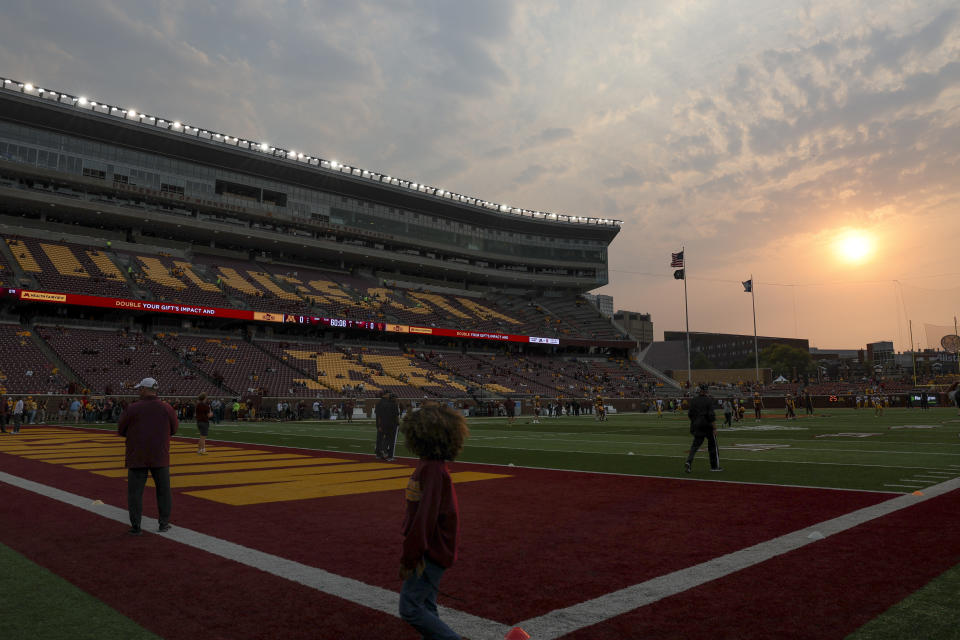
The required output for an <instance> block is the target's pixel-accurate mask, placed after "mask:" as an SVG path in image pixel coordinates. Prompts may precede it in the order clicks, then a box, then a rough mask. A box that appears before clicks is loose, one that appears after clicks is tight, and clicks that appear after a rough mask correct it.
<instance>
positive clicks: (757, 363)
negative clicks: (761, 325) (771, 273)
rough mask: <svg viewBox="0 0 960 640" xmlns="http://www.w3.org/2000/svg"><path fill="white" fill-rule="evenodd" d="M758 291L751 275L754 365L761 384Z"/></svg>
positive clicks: (758, 381)
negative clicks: (756, 296)
mask: <svg viewBox="0 0 960 640" xmlns="http://www.w3.org/2000/svg"><path fill="white" fill-rule="evenodd" d="M756 290H757V282H756V280H754V279H753V274H752V273H751V274H750V302H751V303H752V304H753V364H754V365H755V366H756V368H757V383H758V384H759V383H760V349H759V347H758V346H757V344H758V343H757V299H756V298H755V297H754V296H755V295H756V294H755V292H756Z"/></svg>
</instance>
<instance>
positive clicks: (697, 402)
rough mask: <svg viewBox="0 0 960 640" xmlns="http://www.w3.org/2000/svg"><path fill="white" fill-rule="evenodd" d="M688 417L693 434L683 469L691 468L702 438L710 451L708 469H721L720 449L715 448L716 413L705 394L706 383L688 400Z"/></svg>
mask: <svg viewBox="0 0 960 640" xmlns="http://www.w3.org/2000/svg"><path fill="white" fill-rule="evenodd" d="M687 417H689V418H690V433H691V434H692V435H693V444H691V445H690V455H688V456H687V461H686V463H684V465H683V468H684V471H686V472H687V473H690V472H691V471H692V469H693V457H694V456H695V455H696V454H697V450H698V449H699V448H700V445H702V444H703V441H704V439H706V441H707V450H708V452H709V453H710V471H723V469H721V468H720V451H719V450H718V448H717V426H716V421H717V415H716V413H714V411H713V401H712V400H711V399H710V396H708V395H707V387H706V385H701V386H700V393H699V394H698V395H697V397H696V398H693V399H692V400H691V401H690V409H689V410H688V411H687Z"/></svg>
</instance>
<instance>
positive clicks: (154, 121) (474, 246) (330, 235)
mask: <svg viewBox="0 0 960 640" xmlns="http://www.w3.org/2000/svg"><path fill="white" fill-rule="evenodd" d="M0 83H2V85H3V90H0V158H2V160H0V169H2V172H3V175H4V176H5V177H6V178H7V180H8V182H7V183H6V184H4V185H2V186H0V196H2V197H0V201H2V203H3V207H4V208H5V209H6V210H7V211H6V212H7V213H9V212H10V210H15V211H16V213H17V214H18V215H23V214H25V213H33V214H36V215H38V216H40V217H41V219H42V220H43V221H49V222H52V223H63V224H78V225H81V226H86V225H98V226H102V227H105V228H110V229H122V230H125V231H127V233H128V234H129V236H130V239H131V240H134V239H137V238H140V237H157V238H162V239H165V240H169V241H175V242H176V241H179V242H183V243H188V244H190V245H192V246H193V247H197V248H200V247H202V248H205V249H210V248H214V249H215V248H224V249H230V250H239V251H248V252H251V253H252V254H256V255H259V256H261V257H267V258H272V259H275V260H285V261H288V262H298V261H304V262H306V263H309V264H316V265H329V266H333V267H338V268H347V267H349V266H351V265H357V264H360V265H365V266H367V267H369V268H371V269H374V270H376V271H378V272H379V275H381V276H382V277H384V278H388V279H398V280H402V279H406V278H408V277H415V278H429V279H433V280H439V281H444V282H450V283H455V284H456V286H459V287H468V288H469V287H471V286H473V287H497V288H509V289H510V290H513V291H516V292H518V293H519V292H523V293H525V294H533V295H550V294H554V295H556V294H562V295H568V294H578V293H583V292H586V291H589V290H591V289H595V288H597V287H600V286H603V285H604V284H606V283H607V278H608V275H607V250H608V246H609V244H610V243H611V242H612V240H613V239H614V237H615V236H616V235H617V233H618V231H619V228H620V226H619V224H620V223H619V221H616V220H610V219H600V218H591V217H584V216H570V215H563V214H555V213H548V212H539V211H532V210H526V209H518V208H515V207H508V206H506V205H500V204H496V203H491V202H488V201H484V200H481V199H477V198H472V197H468V196H464V195H461V194H457V193H453V192H450V191H447V190H444V189H442V188H437V187H431V186H427V185H423V184H419V183H416V182H412V181H409V180H405V179H400V178H396V177H392V176H387V175H384V174H382V173H377V172H375V171H368V170H365V169H359V168H356V167H351V166H346V165H343V164H340V163H337V162H336V161H328V160H324V159H321V158H317V157H314V156H309V155H304V154H303V153H300V152H295V151H291V150H286V149H279V148H276V147H273V146H270V145H268V144H266V143H261V142H255V141H251V140H247V139H244V138H238V137H235V136H232V135H229V134H222V133H217V132H215V131H214V130H212V129H204V128H200V127H194V126H192V125H189V124H186V123H180V122H176V121H172V120H168V119H164V118H161V117H156V116H150V115H147V114H144V113H138V112H136V111H134V110H131V109H126V108H120V107H116V106H111V105H106V104H103V103H99V102H96V101H93V100H88V99H86V98H83V97H77V96H70V95H68V94H63V93H59V92H55V91H49V90H43V89H42V88H37V87H34V86H32V85H30V84H28V83H21V82H16V81H13V80H9V79H2V80H0ZM11 179H19V180H30V181H33V184H34V185H36V184H45V183H49V184H56V185H57V187H58V188H57V189H55V190H52V189H46V190H45V191H43V192H38V191H37V190H35V189H34V190H24V189H20V188H16V185H11V184H10V182H9V180H11ZM67 189H69V190H72V191H66V190H67Z"/></svg>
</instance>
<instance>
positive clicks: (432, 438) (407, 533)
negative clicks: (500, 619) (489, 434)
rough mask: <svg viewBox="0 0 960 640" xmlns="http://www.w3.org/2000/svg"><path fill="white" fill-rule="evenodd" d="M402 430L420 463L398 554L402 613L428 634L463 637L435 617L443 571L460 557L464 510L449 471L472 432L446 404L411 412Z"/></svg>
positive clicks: (439, 638) (440, 639)
mask: <svg viewBox="0 0 960 640" xmlns="http://www.w3.org/2000/svg"><path fill="white" fill-rule="evenodd" d="M400 430H401V432H402V433H403V435H404V438H405V439H406V444H407V448H408V449H410V450H411V451H413V453H415V454H416V455H417V456H418V457H419V458H420V461H419V462H418V463H417V468H416V470H415V471H414V472H413V475H412V476H410V481H409V482H408V483H407V490H406V516H405V518H404V521H403V536H404V538H403V554H402V556H401V558H400V579H401V580H403V586H402V587H401V590H400V617H401V618H403V619H404V620H405V621H406V622H408V623H409V624H410V625H411V626H413V628H414V629H416V630H417V631H419V632H420V634H421V635H422V636H423V637H424V638H434V639H436V640H461V638H460V636H459V635H457V634H456V633H455V632H454V631H453V630H451V629H450V627H448V626H447V625H446V624H444V623H443V621H441V620H440V618H439V616H438V615H437V592H438V590H439V584H440V578H441V577H442V576H443V572H444V571H445V570H447V569H449V568H450V567H451V566H452V565H453V562H454V560H456V558H457V542H458V539H459V536H460V531H459V524H460V513H459V508H458V507H457V493H456V491H454V489H453V481H452V480H451V479H450V472H449V470H448V469H447V461H448V460H454V459H455V458H456V457H457V456H458V455H460V452H461V451H462V450H463V443H464V441H465V440H466V439H467V437H468V436H469V435H470V431H469V429H467V423H466V421H465V420H464V419H463V416H462V415H460V414H459V413H457V412H456V411H454V410H453V409H451V408H450V407H447V406H445V405H437V404H427V405H424V406H423V407H422V408H421V409H419V410H417V411H411V412H410V413H408V414H407V416H406V417H405V418H404V420H403V423H402V424H401V425H400Z"/></svg>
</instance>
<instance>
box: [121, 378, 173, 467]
mask: <svg viewBox="0 0 960 640" xmlns="http://www.w3.org/2000/svg"><path fill="white" fill-rule="evenodd" d="M179 426H180V423H179V421H178V420H177V412H176V411H174V410H173V407H171V406H170V405H169V404H167V403H166V402H163V401H161V400H160V398H157V397H156V396H152V397H147V398H143V399H142V400H138V401H137V402H134V403H132V404H130V405H128V406H127V408H126V409H124V411H123V413H122V414H121V415H120V421H119V423H118V426H117V432H118V433H119V434H120V435H121V436H125V437H126V439H127V461H126V466H127V468H128V469H134V468H137V467H169V466H170V436H172V435H173V434H175V433H176V432H177V428H178V427H179Z"/></svg>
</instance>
